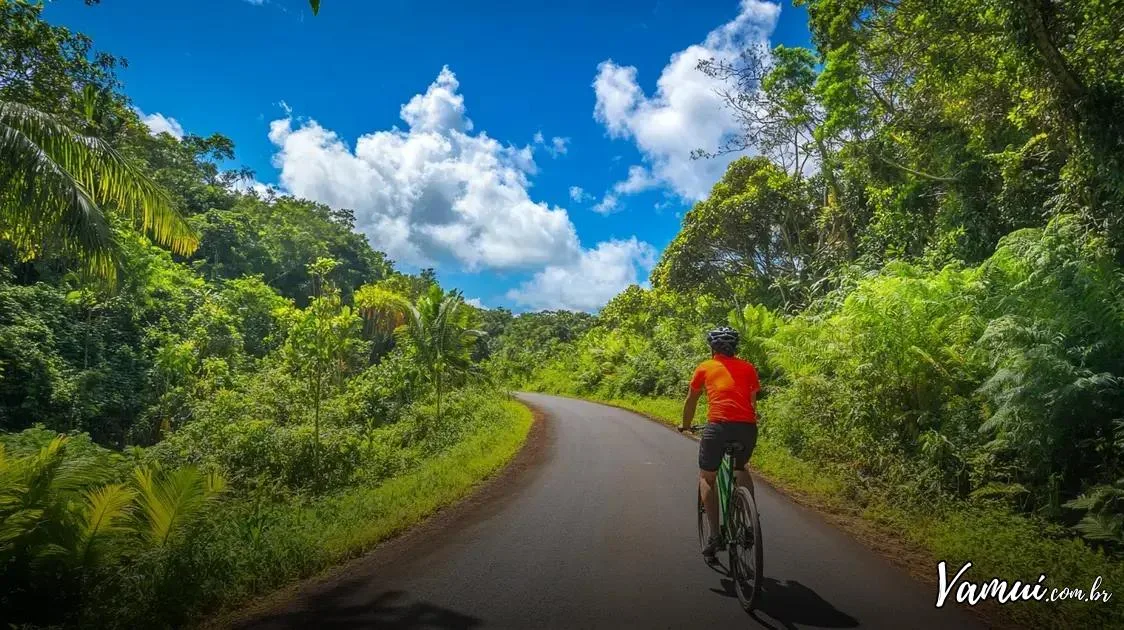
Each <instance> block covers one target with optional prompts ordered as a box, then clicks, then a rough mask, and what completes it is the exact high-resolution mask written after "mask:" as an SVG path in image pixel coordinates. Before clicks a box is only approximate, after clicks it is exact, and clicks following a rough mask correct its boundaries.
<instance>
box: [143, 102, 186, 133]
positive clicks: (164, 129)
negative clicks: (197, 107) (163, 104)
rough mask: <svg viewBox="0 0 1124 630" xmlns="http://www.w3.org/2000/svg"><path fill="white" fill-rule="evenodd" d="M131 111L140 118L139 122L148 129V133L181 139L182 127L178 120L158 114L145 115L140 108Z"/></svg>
mask: <svg viewBox="0 0 1124 630" xmlns="http://www.w3.org/2000/svg"><path fill="white" fill-rule="evenodd" d="M133 111H135V112H136V113H137V116H140V119H141V122H143V123H144V124H145V125H146V126H147V127H148V133H150V134H152V135H154V136H156V135H159V134H161V133H169V134H171V135H172V136H174V137H175V138H176V140H180V139H182V138H183V125H181V124H180V122H179V121H178V120H176V119H175V118H172V117H170V116H165V115H164V114H161V113H159V112H157V113H155V114H145V113H144V112H142V111H141V110H140V108H133Z"/></svg>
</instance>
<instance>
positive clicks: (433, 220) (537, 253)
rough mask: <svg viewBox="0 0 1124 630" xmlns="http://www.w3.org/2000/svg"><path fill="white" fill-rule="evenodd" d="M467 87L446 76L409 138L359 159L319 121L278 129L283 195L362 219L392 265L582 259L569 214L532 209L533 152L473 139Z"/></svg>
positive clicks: (274, 127) (381, 141)
mask: <svg viewBox="0 0 1124 630" xmlns="http://www.w3.org/2000/svg"><path fill="white" fill-rule="evenodd" d="M458 88H459V83H458V82H457V79H456V77H455V76H454V74H453V73H452V72H451V71H450V70H449V69H448V68H447V67H446V68H443V69H442V70H441V73H440V74H439V75H438V77H437V79H436V80H435V81H434V82H433V83H432V84H431V85H430V86H429V88H428V89H427V90H426V92H425V94H418V95H415V96H414V97H413V98H411V99H410V100H409V102H407V103H406V104H405V105H404V106H402V109H401V112H400V115H401V117H402V119H403V120H404V121H405V122H406V123H407V125H408V127H409V128H408V129H407V130H400V129H398V128H393V129H390V130H383V131H374V132H371V133H367V134H365V135H363V136H361V137H360V138H359V139H358V141H357V142H356V143H355V147H354V149H351V148H350V147H349V146H348V145H347V144H345V143H344V141H343V140H342V139H340V137H339V136H338V135H337V134H336V133H335V132H333V131H331V130H328V129H325V128H324V127H322V126H320V124H318V123H317V122H316V121H315V120H295V119H294V118H293V116H292V114H291V113H288V112H287V113H286V116H285V117H284V118H281V119H278V120H274V121H273V122H272V123H271V124H270V132H269V138H270V140H271V141H272V142H273V143H274V144H275V145H276V146H277V148H278V151H277V153H276V155H275V156H274V162H275V164H276V166H277V167H278V168H279V169H280V171H281V175H280V183H281V186H282V187H283V188H284V189H285V190H287V191H289V192H291V193H293V194H294V195H296V196H299V197H305V198H308V199H313V200H316V201H320V202H322V203H325V204H328V205H330V206H333V207H336V208H351V209H353V210H354V211H355V216H356V229H357V230H358V231H360V232H363V233H365V234H366V235H367V236H368V237H369V239H370V241H371V243H372V245H373V246H375V247H376V248H379V249H382V250H383V251H386V252H387V253H388V254H389V255H390V256H391V257H392V258H394V259H397V260H400V261H404V262H407V263H411V264H415V265H437V264H438V263H439V262H440V261H442V260H445V261H451V262H455V263H457V264H459V265H461V266H463V267H466V268H467V270H469V271H472V270H477V269H482V268H488V269H514V268H535V267H541V266H544V265H550V264H569V263H571V262H572V261H574V260H578V259H579V258H580V257H581V254H582V250H581V246H580V244H579V242H578V237H577V232H576V231H575V229H574V225H573V223H571V221H570V218H569V215H568V214H567V213H566V210H564V209H563V208H559V207H550V206H548V205H547V204H545V203H541V202H535V201H533V200H532V199H531V198H530V196H529V194H528V192H527V188H528V186H529V181H528V176H529V175H532V174H534V173H535V172H536V165H535V162H534V158H533V155H532V150H531V147H530V146H527V147H523V148H517V147H513V146H504V145H502V144H500V143H499V142H497V141H496V140H494V139H492V138H490V137H488V135H487V134H486V133H485V132H483V131H481V132H479V133H476V134H473V133H470V131H471V130H472V128H473V125H472V121H470V120H469V119H468V118H467V117H466V116H465V106H464V97H463V96H461V95H460V94H459V93H458V91H457V90H458Z"/></svg>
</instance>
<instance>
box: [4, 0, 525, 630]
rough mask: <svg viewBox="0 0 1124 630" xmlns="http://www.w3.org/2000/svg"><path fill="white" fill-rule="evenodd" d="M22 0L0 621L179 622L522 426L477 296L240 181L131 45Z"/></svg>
mask: <svg viewBox="0 0 1124 630" xmlns="http://www.w3.org/2000/svg"><path fill="white" fill-rule="evenodd" d="M92 10H97V9H92ZM41 11H42V5H41V4H39V3H33V2H25V1H23V0H15V1H12V2H4V3H0V431H2V432H0V610H3V611H4V612H3V615H0V616H2V617H3V618H4V621H5V622H7V623H12V624H16V625H34V626H49V625H81V626H90V627H141V626H143V627H159V626H166V627H178V626H181V625H183V624H184V623H187V622H189V621H191V620H193V619H195V618H197V616H198V615H199V614H200V613H204V612H212V611H214V610H216V609H217V607H219V606H221V605H224V604H229V603H233V602H237V601H238V599H239V598H240V597H246V596H249V595H253V594H255V593H260V592H262V591H264V590H268V589H270V588H276V587H277V586H280V585H281V584H284V583H285V581H287V580H290V579H292V578H294V577H297V576H300V575H306V574H308V573H310V572H312V571H315V570H318V569H321V568H324V567H325V566H327V565H329V564H331V563H332V562H335V561H338V560H340V559H342V558H344V557H346V556H347V555H349V554H353V553H355V552H357V551H360V550H362V549H363V548H365V547H369V546H370V545H371V544H373V543H375V542H377V540H378V539H379V537H380V536H381V537H385V536H386V535H388V534H390V533H392V532H393V531H394V530H395V528H400V527H402V526H403V525H404V524H408V523H409V522H410V521H411V519H414V520H416V518H418V517H420V516H422V515H424V513H426V512H427V511H430V510H432V509H433V508H434V507H436V506H437V505H439V504H440V503H441V502H443V501H448V500H451V499H453V498H455V497H456V496H458V494H459V493H462V492H464V491H465V489H466V488H468V487H470V486H471V484H472V483H473V482H474V481H475V480H476V479H478V478H479V477H480V476H482V475H484V474H486V473H487V472H489V471H490V470H492V469H494V468H495V466H498V465H500V464H501V463H502V462H503V461H505V460H506V458H507V457H509V456H510V455H511V453H512V452H514V450H513V449H514V448H516V447H517V444H518V443H519V440H520V439H521V438H520V437H519V436H520V435H525V432H526V428H527V426H528V423H529V421H530V416H529V414H527V412H525V411H520V410H519V408H517V407H516V406H515V405H514V404H513V403H510V402H507V400H506V398H505V397H504V396H503V395H502V394H501V393H499V392H498V391H496V390H493V389H490V388H489V386H488V385H487V384H486V383H485V382H484V381H482V380H481V379H480V378H478V376H479V370H478V369H477V367H476V364H477V362H478V361H479V360H480V359H482V358H483V357H484V356H486V355H487V352H488V347H487V346H486V345H485V344H483V343H481V344H480V346H479V347H477V346H476V343H475V342H476V340H477V339H478V338H479V337H481V336H482V335H483V334H484V333H483V331H480V330H477V329H478V328H479V327H482V326H484V324H485V323H486V322H485V319H484V318H483V317H482V314H481V312H480V311H479V310H478V309H475V308H473V307H471V306H468V305H466V304H465V303H464V301H463V299H462V298H461V296H460V294H459V293H457V292H455V291H446V290H444V289H442V288H441V287H440V286H439V285H438V283H437V281H436V277H435V274H434V273H433V271H432V270H424V271H423V272H422V273H420V274H418V275H408V274H403V273H400V272H399V271H397V270H396V269H395V267H394V264H393V262H392V261H390V260H388V259H387V258H386V256H384V255H383V254H382V253H381V252H378V251H375V250H374V249H372V248H371V246H370V245H369V243H368V242H367V240H366V238H365V237H363V236H361V235H359V234H357V233H356V232H354V231H353V228H354V217H353V216H352V214H351V213H350V212H349V211H347V210H333V209H331V208H328V207H326V206H324V205H320V204H317V203H312V202H309V201H306V200H303V199H297V198H293V197H289V196H278V195H274V194H272V193H264V194H259V193H255V192H252V191H246V187H245V186H244V185H243V184H244V182H245V181H247V178H248V177H249V176H250V175H251V174H250V173H247V172H244V171H234V172H230V171H224V170H223V164H224V163H227V162H228V161H230V160H232V159H233V157H234V147H233V145H232V143H231V141H230V140H229V139H227V138H225V137H223V136H222V135H219V134H215V135H211V136H209V137H199V136H194V135H187V136H185V137H183V138H182V139H177V138H175V137H173V136H171V135H169V134H167V133H163V134H160V135H151V134H150V132H149V129H148V128H147V127H146V126H145V125H144V124H143V123H142V122H141V121H140V120H139V118H138V116H137V114H136V113H135V112H134V110H133V109H132V108H131V107H130V105H129V102H128V99H127V97H126V96H125V95H124V94H123V93H122V92H121V86H120V85H119V83H118V81H117V79H116V78H115V69H117V68H119V67H121V66H122V65H123V64H124V61H123V60H121V59H117V58H115V57H113V56H111V55H108V54H104V53H100V52H95V50H94V49H93V47H92V43H91V41H90V40H89V39H88V38H87V37H85V36H83V35H81V34H78V33H74V32H71V31H69V30H67V29H65V28H62V27H57V26H52V25H50V24H48V23H46V22H44V21H43V20H42V19H41V16H40V14H41ZM484 327H485V328H486V326H484ZM520 431H522V434H520ZM457 449H461V451H463V453H462V455H461V456H460V457H458V458H457V461H458V462H460V465H459V466H457V467H449V466H447V465H446V466H441V467H435V466H434V465H433V464H432V463H431V460H432V459H433V457H434V455H436V454H440V453H446V454H449V453H455V452H461V451H458V450H457ZM451 456H452V455H450V457H451ZM423 481H424V485H419V484H422V482H423Z"/></svg>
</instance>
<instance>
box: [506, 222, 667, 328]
mask: <svg viewBox="0 0 1124 630" xmlns="http://www.w3.org/2000/svg"><path fill="white" fill-rule="evenodd" d="M655 262H656V250H655V249H654V248H653V247H652V246H651V245H649V244H647V243H645V242H642V241H638V240H637V239H636V237H632V238H630V239H628V240H611V241H604V242H601V243H599V244H598V245H597V247H595V248H593V249H590V250H586V251H584V252H582V255H581V256H580V257H579V258H578V259H577V260H576V261H574V262H572V263H569V264H565V265H549V266H547V267H546V268H545V269H543V270H542V271H540V272H538V273H536V274H535V275H534V277H532V278H531V279H530V280H529V281H527V282H524V283H523V284H521V285H520V286H519V287H518V288H515V289H512V290H510V291H508V293H507V297H508V299H510V300H513V301H514V302H516V303H517V304H520V305H523V306H527V307H530V308H532V309H535V310H541V309H559V308H561V309H568V310H573V311H596V310H597V309H599V308H601V307H602V306H604V304H605V303H606V302H608V301H609V300H610V299H611V298H612V297H613V296H614V295H616V294H617V293H620V292H621V291H623V290H624V289H625V288H627V287H628V286H629V285H630V284H638V283H639V282H640V281H641V278H642V277H646V276H647V274H648V272H649V271H651V269H652V267H653V266H654V265H655Z"/></svg>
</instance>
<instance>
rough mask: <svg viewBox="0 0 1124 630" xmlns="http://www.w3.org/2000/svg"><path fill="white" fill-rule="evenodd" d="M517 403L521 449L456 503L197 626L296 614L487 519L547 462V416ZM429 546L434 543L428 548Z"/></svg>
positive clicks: (550, 434) (238, 623)
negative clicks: (521, 414)
mask: <svg viewBox="0 0 1124 630" xmlns="http://www.w3.org/2000/svg"><path fill="white" fill-rule="evenodd" d="M510 398H511V400H512V401H514V402H515V403H517V404H519V405H522V406H523V407H526V408H527V409H528V410H529V411H530V412H531V418H532V419H531V426H530V428H529V429H528V430H527V435H526V437H525V438H524V440H523V443H522V444H521V445H520V446H519V450H518V451H516V452H515V454H514V455H513V456H512V457H511V458H510V459H509V460H508V461H507V463H505V464H504V465H503V466H502V467H501V468H499V469H498V470H496V471H494V472H492V473H491V474H489V475H486V476H484V477H482V478H481V479H480V480H478V481H477V482H476V483H475V484H474V485H473V486H472V488H471V489H470V490H469V491H468V492H467V493H466V494H465V495H464V496H463V497H461V498H459V499H458V500H456V501H454V502H452V503H449V504H446V505H443V506H441V507H439V508H437V509H436V510H435V511H434V512H433V513H431V514H430V515H429V516H427V517H425V518H423V519H421V520H420V521H418V522H417V523H414V524H412V525H410V526H408V527H406V528H405V529H403V530H402V531H400V532H398V533H397V534H395V535H394V536H391V537H389V538H387V539H385V540H383V541H381V542H379V543H378V544H377V545H376V546H375V547H374V548H372V549H370V550H369V551H367V552H365V553H363V554H361V555H359V556H356V557H355V558H352V559H350V560H346V561H344V562H341V563H339V564H336V565H334V566H332V567H329V568H327V569H325V570H323V571H321V572H319V573H317V574H315V575H312V576H309V577H305V578H301V579H298V580H295V581H294V582H292V583H290V584H289V585H287V586H284V587H282V588H279V589H277V590H274V591H271V592H270V593H268V594H266V595H262V596H259V597H258V598H257V599H256V600H250V601H248V602H246V603H245V604H244V605H243V606H242V607H241V608H238V609H236V610H228V611H224V612H220V613H218V614H217V615H215V616H213V617H210V618H207V619H204V620H202V622H201V623H200V624H199V625H198V626H196V627H197V628H200V629H207V630H210V629H216V628H238V627H243V626H247V625H250V624H252V623H253V622H254V621H256V620H259V619H263V618H265V617H267V616H269V615H270V614H273V613H277V612H279V611H282V610H292V609H293V608H294V606H297V607H298V608H297V609H299V604H300V603H301V602H303V601H305V600H306V599H307V598H309V597H311V596H314V595H315V594H317V593H322V592H325V591H330V590H332V589H333V588H334V587H335V586H337V585H338V584H339V583H341V582H342V581H344V580H345V579H355V578H356V576H363V575H369V576H370V577H371V578H372V579H376V578H382V577H384V576H385V572H384V571H383V570H382V569H383V568H385V567H390V566H392V565H394V564H395V563H396V560H398V559H399V558H401V557H403V556H405V555H413V554H414V553H415V552H419V551H420V552H423V553H424V552H425V551H427V549H426V548H425V546H424V543H426V542H427V541H429V540H430V539H431V537H433V536H437V535H439V534H440V533H441V532H442V531H444V530H446V529H448V528H451V527H455V526H459V525H463V524H464V523H465V522H466V521H469V520H471V519H478V518H482V517H484V516H486V514H487V512H488V511H489V508H492V509H494V508H497V507H499V506H500V505H502V504H503V502H504V501H505V500H506V499H507V498H509V497H510V496H511V494H512V493H513V492H514V491H515V490H517V489H519V488H521V487H524V486H525V485H527V484H529V483H530V482H531V480H532V479H533V476H532V475H531V474H528V473H533V472H534V470H535V469H536V468H538V466H539V464H541V463H542V461H543V460H544V459H545V455H546V452H547V448H548V447H549V445H550V444H551V442H552V440H553V429H552V420H551V418H550V416H549V414H547V413H545V412H543V411H542V410H541V409H539V408H537V407H535V406H534V405H531V404H529V403H527V402H526V401H524V400H521V399H519V398H517V397H515V396H511V397H510ZM429 546H430V547H431V546H432V545H429Z"/></svg>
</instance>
